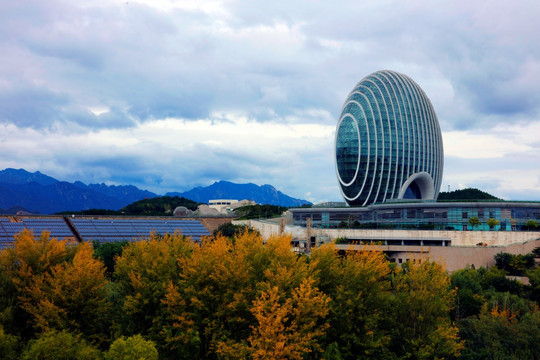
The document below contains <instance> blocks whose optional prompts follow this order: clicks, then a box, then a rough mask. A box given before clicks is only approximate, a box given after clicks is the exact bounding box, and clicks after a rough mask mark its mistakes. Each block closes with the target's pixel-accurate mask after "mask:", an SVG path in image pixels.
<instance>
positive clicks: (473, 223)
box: [469, 216, 480, 229]
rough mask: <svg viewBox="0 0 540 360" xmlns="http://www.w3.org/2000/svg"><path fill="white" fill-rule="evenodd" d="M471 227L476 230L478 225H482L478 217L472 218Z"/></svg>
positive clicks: (470, 220)
mask: <svg viewBox="0 0 540 360" xmlns="http://www.w3.org/2000/svg"><path fill="white" fill-rule="evenodd" d="M469 225H471V226H472V227H473V229H474V228H476V227H477V226H478V225H480V219H478V216H473V217H470V218H469Z"/></svg>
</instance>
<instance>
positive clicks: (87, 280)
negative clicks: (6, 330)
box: [16, 243, 107, 332]
mask: <svg viewBox="0 0 540 360" xmlns="http://www.w3.org/2000/svg"><path fill="white" fill-rule="evenodd" d="M51 248H53V249H55V247H51ZM92 255H93V248H92V245H91V244H89V243H83V244H80V245H79V246H77V247H76V249H75V255H74V257H73V260H72V261H71V262H62V263H58V264H56V265H54V266H52V267H50V269H49V271H48V272H43V273H41V274H36V275H33V276H32V277H31V281H28V282H16V285H17V286H18V289H19V293H20V296H19V300H20V301H21V304H22V308H23V309H25V310H26V311H27V312H28V313H29V314H31V315H32V316H33V318H34V320H35V326H36V327H37V328H39V329H40V330H42V331H49V330H53V329H57V330H62V329H71V330H80V331H82V332H85V331H86V330H89V331H90V332H91V331H92V329H91V328H92V322H94V321H95V320H96V314H100V313H101V312H103V311H104V310H105V309H106V303H105V298H104V292H103V290H104V286H105V285H106V283H107V280H106V279H105V268H104V266H103V264H102V263H101V262H100V261H99V260H96V259H94V258H93V256H92ZM21 270H22V271H24V272H25V275H24V276H26V273H27V272H26V269H25V268H23V267H21Z"/></svg>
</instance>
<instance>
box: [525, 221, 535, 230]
mask: <svg viewBox="0 0 540 360" xmlns="http://www.w3.org/2000/svg"><path fill="white" fill-rule="evenodd" d="M537 227H538V221H536V220H534V219H531V220H527V222H526V223H525V228H526V229H527V230H535V229H536V228H537Z"/></svg>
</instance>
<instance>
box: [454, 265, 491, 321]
mask: <svg viewBox="0 0 540 360" xmlns="http://www.w3.org/2000/svg"><path fill="white" fill-rule="evenodd" d="M481 281H482V278H481V275H480V273H479V272H478V271H477V270H475V269H472V268H470V267H467V268H465V269H462V270H457V271H455V272H454V273H452V275H451V287H452V288H454V289H456V290H457V296H456V304H455V307H454V318H455V319H462V318H466V317H469V316H474V315H478V314H479V313H480V310H481V309H482V305H483V304H484V302H485V299H484V297H483V296H482V295H481V293H482V291H483V289H482V283H481Z"/></svg>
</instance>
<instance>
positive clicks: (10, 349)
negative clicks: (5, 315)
mask: <svg viewBox="0 0 540 360" xmlns="http://www.w3.org/2000/svg"><path fill="white" fill-rule="evenodd" d="M20 348H21V343H20V339H19V338H18V337H17V336H14V335H10V334H6V333H5V331H4V328H3V327H2V326H1V325H0V354H2V359H5V360H17V359H18V358H19V356H18V355H19V353H20Z"/></svg>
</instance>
